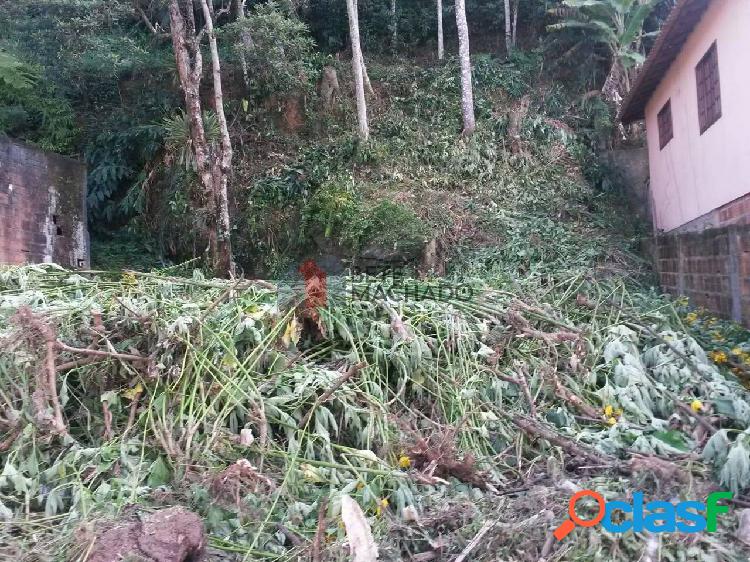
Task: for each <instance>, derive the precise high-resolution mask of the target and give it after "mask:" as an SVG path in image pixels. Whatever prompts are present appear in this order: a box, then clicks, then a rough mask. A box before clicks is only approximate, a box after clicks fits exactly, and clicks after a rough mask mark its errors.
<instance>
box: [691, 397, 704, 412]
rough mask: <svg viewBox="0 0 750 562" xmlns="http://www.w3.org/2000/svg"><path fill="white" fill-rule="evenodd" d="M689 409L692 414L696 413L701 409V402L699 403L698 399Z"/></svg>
mask: <svg viewBox="0 0 750 562" xmlns="http://www.w3.org/2000/svg"><path fill="white" fill-rule="evenodd" d="M690 407H691V408H692V410H693V412H696V413H698V412H700V411H701V410H702V409H703V402H701V401H700V400H698V399H695V400H693V401H692V402H691V403H690Z"/></svg>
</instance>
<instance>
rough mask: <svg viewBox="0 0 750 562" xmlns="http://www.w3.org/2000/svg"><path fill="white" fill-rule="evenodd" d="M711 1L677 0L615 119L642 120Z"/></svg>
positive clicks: (626, 122)
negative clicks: (657, 90)
mask: <svg viewBox="0 0 750 562" xmlns="http://www.w3.org/2000/svg"><path fill="white" fill-rule="evenodd" d="M710 4H711V0H678V2H677V4H675V6H674V8H672V11H671V12H670V14H669V17H668V18H667V20H666V21H665V22H664V25H663V26H662V28H661V33H659V37H658V38H657V39H656V42H655V43H654V46H653V47H652V49H651V52H650V53H649V54H648V57H647V58H646V62H645V63H644V64H643V68H642V69H641V71H640V72H639V73H638V77H637V78H636V80H635V83H634V84H633V87H632V88H631V89H630V92H629V93H628V95H627V96H626V97H625V100H624V101H623V104H622V107H621V108H620V113H619V115H618V118H619V120H620V121H622V123H624V124H626V125H627V124H628V123H632V122H633V121H638V120H640V119H643V118H644V116H645V112H646V105H647V104H648V102H649V100H650V99H651V96H653V94H654V92H655V91H656V89H657V88H658V87H659V84H660V83H661V81H662V78H664V76H665V75H666V73H667V71H668V70H669V68H670V67H671V66H672V63H674V61H675V59H676V58H677V56H678V55H679V53H680V51H681V50H682V47H683V46H684V45H685V42H686V41H687V38H688V36H689V35H690V33H692V31H693V30H694V29H695V26H696V25H697V24H698V22H699V21H700V20H701V18H702V17H703V14H704V13H705V12H706V10H707V9H708V6H709V5H710Z"/></svg>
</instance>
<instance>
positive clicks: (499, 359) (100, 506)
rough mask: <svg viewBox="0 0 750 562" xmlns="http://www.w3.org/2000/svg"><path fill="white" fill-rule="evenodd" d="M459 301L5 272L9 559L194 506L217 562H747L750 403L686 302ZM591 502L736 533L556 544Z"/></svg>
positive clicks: (81, 542)
mask: <svg viewBox="0 0 750 562" xmlns="http://www.w3.org/2000/svg"><path fill="white" fill-rule="evenodd" d="M446 283H447V282H445V281H443V282H441V283H437V282H435V283H433V282H430V281H417V280H409V279H399V280H394V279H387V278H372V277H358V278H342V279H329V284H328V287H329V291H328V298H327V306H324V307H320V308H317V307H316V309H315V310H314V311H311V310H309V308H308V306H307V304H306V299H305V294H304V291H303V290H302V288H301V287H300V288H299V289H298V288H295V287H287V288H285V289H284V288H279V287H278V286H276V285H272V284H269V283H266V282H259V281H246V280H238V281H222V280H207V279H204V278H203V277H202V276H201V275H200V274H198V273H196V274H194V275H193V277H192V278H183V277H175V276H170V275H168V274H167V273H136V272H125V273H106V272H76V273H73V272H68V271H64V270H62V269H59V268H57V267H55V266H28V267H14V268H6V269H2V270H0V432H1V434H0V460H1V462H2V464H3V470H2V474H1V475H0V518H2V519H4V520H5V522H6V523H5V524H4V525H3V530H0V553H4V554H8V555H10V556H12V557H15V558H14V559H22V554H23V555H30V554H29V553H34V556H41V557H42V558H44V557H47V558H49V559H54V558H58V559H73V560H75V559H80V560H84V559H86V557H87V556H88V553H90V552H92V549H96V548H97V546H96V541H97V537H99V536H100V533H97V532H96V529H98V528H99V527H101V526H102V525H104V522H111V521H114V520H117V519H118V518H122V517H124V516H125V515H127V513H128V510H132V509H139V510H146V511H148V510H153V509H156V508H160V507H166V506H184V507H185V508H187V509H189V510H192V511H194V512H196V513H198V514H199V515H200V517H201V518H202V521H203V524H204V525H205V528H206V532H207V537H208V539H207V542H208V553H209V557H210V558H212V559H216V560H220V559H234V558H236V559H238V560H239V559H244V560H250V559H256V558H257V559H266V558H267V559H278V560H296V559H304V558H305V557H309V558H310V559H312V560H318V561H320V560H343V559H346V556H347V554H346V553H347V551H348V548H351V549H352V550H354V551H355V554H356V555H357V556H359V558H358V559H359V560H369V559H373V558H372V557H373V556H374V552H375V551H376V550H379V552H380V559H381V560H408V559H413V560H441V559H453V558H455V557H457V558H456V559H459V560H496V559H508V560H540V559H548V560H552V559H562V558H564V557H566V556H569V557H571V559H580V560H598V559H601V560H623V561H625V560H635V559H639V558H640V559H641V560H654V561H655V560H657V559H676V560H677V559H686V558H688V557H692V558H695V557H697V558H699V559H701V560H742V559H746V558H743V556H746V554H743V548H746V547H745V546H744V545H743V541H745V542H748V541H750V515H748V516H747V517H745V515H746V513H750V512H743V511H742V509H743V508H744V507H750V499H748V498H746V497H745V496H743V493H745V492H746V491H747V490H748V489H749V488H750V429H749V427H750V402H748V393H747V392H746V391H745V389H744V388H743V387H742V386H741V385H740V384H739V383H738V382H737V381H736V380H735V379H734V378H733V376H732V375H731V374H730V373H728V372H720V370H719V369H718V368H717V366H716V365H714V364H713V363H712V362H711V361H710V360H709V359H708V358H707V356H706V354H705V353H704V351H703V350H702V349H701V347H700V346H699V345H698V344H697V343H696V342H695V341H694V340H693V339H692V338H691V337H690V336H689V335H688V334H687V333H686V331H685V329H684V327H683V326H682V324H681V322H680V319H679V317H678V316H677V315H676V314H675V312H674V309H673V308H672V306H671V304H670V303H669V302H667V301H666V300H663V299H661V298H658V297H656V296H653V295H650V294H648V293H638V292H631V291H630V290H629V289H628V287H627V285H626V284H625V283H623V282H621V281H618V280H617V279H609V280H607V281H595V280H593V279H591V278H590V277H588V276H584V275H579V274H576V275H571V276H570V277H567V278H565V277H561V278H559V279H556V280H550V279H540V278H537V279H535V280H532V279H530V280H529V281H528V282H526V283H520V282H519V283H516V284H514V285H513V286H512V288H507V287H506V288H502V289H501V288H497V287H495V288H493V287H488V286H485V285H483V284H482V283H479V282H472V283H471V284H470V285H466V284H463V285H461V286H457V285H451V286H449V285H446ZM446 287H448V288H449V289H450V290H446ZM425 295H428V296H427V297H425ZM429 295H432V296H429ZM584 488H591V489H595V490H597V491H599V492H600V493H602V494H603V495H604V496H605V497H606V498H608V499H617V498H627V497H628V496H629V495H632V493H633V492H634V491H638V490H640V491H644V492H646V494H647V495H648V496H651V497H653V498H654V499H665V500H676V501H680V500H684V499H697V500H703V499H705V495H706V493H707V492H709V491H711V490H714V489H719V488H720V489H725V490H729V491H731V492H732V493H733V496H734V499H733V504H732V506H733V509H732V510H730V514H729V515H727V517H726V519H725V520H723V521H722V526H721V528H720V529H719V532H717V533H714V534H697V535H691V538H690V540H689V541H688V540H686V539H684V537H682V538H681V537H680V536H679V535H663V536H661V537H659V538H658V540H656V543H655V542H654V540H655V539H654V537H653V536H644V535H640V534H632V533H630V534H627V535H613V534H609V533H607V532H605V531H604V530H602V529H601V528H600V527H596V528H593V529H579V530H577V531H575V532H574V533H573V535H572V537H569V538H568V539H567V540H566V541H565V542H563V543H557V542H556V541H555V540H554V538H551V537H552V535H551V529H554V528H555V527H556V526H557V525H558V524H559V523H560V522H562V520H563V519H564V518H565V517H566V516H565V512H566V510H567V502H568V499H569V498H570V496H571V495H572V494H573V493H575V491H577V490H580V489H584ZM134 504H135V505H136V507H135V508H134V507H132V506H133V505H134ZM743 517H744V519H743ZM745 520H747V521H745ZM743 521H745V522H744V523H743ZM744 552H745V553H746V552H747V551H744ZM659 556H662V558H659ZM368 557H369V558H368ZM665 557H666V558H665Z"/></svg>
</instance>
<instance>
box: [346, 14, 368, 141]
mask: <svg viewBox="0 0 750 562" xmlns="http://www.w3.org/2000/svg"><path fill="white" fill-rule="evenodd" d="M346 11H347V13H348V14H349V35H350V39H351V43H352V71H353V73H354V92H355V95H356V98H357V122H358V124H359V130H358V132H359V138H360V139H362V140H363V141H366V140H367V139H368V138H369V137H370V130H369V127H368V126H367V101H366V100H365V84H364V72H363V68H364V62H363V60H362V48H361V46H360V44H359V16H358V14H357V1H356V0H346Z"/></svg>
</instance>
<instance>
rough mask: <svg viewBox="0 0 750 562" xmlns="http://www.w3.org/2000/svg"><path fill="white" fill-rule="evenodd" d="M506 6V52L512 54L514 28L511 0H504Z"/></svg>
mask: <svg viewBox="0 0 750 562" xmlns="http://www.w3.org/2000/svg"><path fill="white" fill-rule="evenodd" d="M504 7H505V17H504V18H503V19H504V20H505V54H506V55H510V51H511V50H512V49H513V30H512V28H511V23H512V22H511V15H510V0H504Z"/></svg>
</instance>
